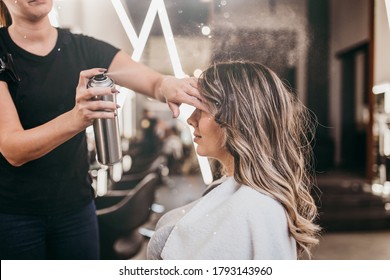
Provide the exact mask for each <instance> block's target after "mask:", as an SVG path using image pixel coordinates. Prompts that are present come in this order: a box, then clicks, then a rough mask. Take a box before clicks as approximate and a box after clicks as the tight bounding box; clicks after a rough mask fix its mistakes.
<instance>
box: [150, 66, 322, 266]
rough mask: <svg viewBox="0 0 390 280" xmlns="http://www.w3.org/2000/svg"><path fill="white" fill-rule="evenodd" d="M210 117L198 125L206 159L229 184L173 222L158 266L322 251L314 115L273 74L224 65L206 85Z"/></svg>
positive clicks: (208, 74) (156, 249)
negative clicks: (314, 192) (314, 185)
mask: <svg viewBox="0 0 390 280" xmlns="http://www.w3.org/2000/svg"><path fill="white" fill-rule="evenodd" d="M198 89H199V91H200V93H201V96H202V99H203V100H202V101H203V102H204V104H205V105H206V107H207V108H208V109H207V110H199V109H196V110H195V111H194V113H193V114H192V115H191V116H190V118H189V119H188V123H189V124H190V125H191V126H193V127H194V129H195V132H194V137H195V139H194V141H195V142H196V143H197V144H198V146H197V153H198V154H199V155H201V156H207V157H209V158H213V159H216V160H218V161H219V162H220V163H221V165H222V166H223V168H224V171H225V174H226V175H225V176H223V177H222V178H220V179H219V180H217V181H215V182H214V183H212V184H211V185H210V186H209V187H208V188H207V189H206V191H205V193H204V195H203V196H202V197H201V198H200V199H198V200H196V201H194V202H192V203H190V204H188V205H185V206H183V207H181V208H178V209H174V210H172V211H170V212H168V213H167V214H165V215H164V216H163V217H162V218H161V219H160V220H159V222H158V224H157V226H156V232H155V234H154V235H153V237H152V238H151V240H150V242H149V244H148V250H147V257H148V259H187V260H189V259H204V260H205V259H297V258H299V257H300V256H302V255H304V253H306V256H305V257H307V256H310V249H311V247H312V245H315V244H317V243H318V238H317V236H318V233H319V226H318V225H316V224H315V223H314V220H315V219H316V217H317V208H316V206H315V203H314V200H313V198H312V197H311V195H310V187H311V180H310V178H311V176H310V162H311V161H310V155H311V145H310V139H311V138H310V136H312V135H313V133H314V122H313V121H312V118H311V117H310V114H309V112H308V110H307V109H306V108H305V107H304V106H303V105H302V104H301V103H300V102H299V100H298V99H297V97H296V95H294V94H293V93H291V92H290V91H289V90H288V89H287V88H286V87H285V86H284V84H283V82H282V81H281V80H280V79H279V78H278V77H277V75H276V74H275V73H274V72H273V71H271V70H270V69H268V68H267V67H265V66H263V65H261V64H258V63H254V62H245V61H235V62H225V63H216V64H214V65H212V66H211V67H209V68H208V69H207V70H206V71H205V72H204V73H203V74H202V76H201V77H200V79H199V82H198Z"/></svg>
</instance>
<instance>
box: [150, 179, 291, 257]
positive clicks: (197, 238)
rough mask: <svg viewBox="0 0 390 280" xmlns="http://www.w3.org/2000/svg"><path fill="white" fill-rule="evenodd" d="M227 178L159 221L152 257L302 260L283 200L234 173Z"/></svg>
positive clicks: (151, 249)
mask: <svg viewBox="0 0 390 280" xmlns="http://www.w3.org/2000/svg"><path fill="white" fill-rule="evenodd" d="M221 181H223V182H222V183H221V182H215V183H213V184H212V185H211V187H209V188H208V189H207V190H206V195H204V196H203V197H201V198H200V199H198V200H196V201H194V202H192V203H190V204H188V205H185V206H183V207H181V208H177V209H174V210H172V211H170V212H168V213H167V214H165V215H164V216H163V217H162V218H161V219H160V220H159V222H158V224H157V226H156V232H155V233H154V235H153V237H152V238H151V240H150V242H149V244H148V249H147V257H148V259H182V260H194V259H200V260H210V259H219V260H223V259H233V260H234V259H235V260H250V259H269V260H272V259H276V260H281V259H297V254H296V242H295V240H294V238H293V237H291V236H290V235H289V232H288V227H287V219H286V213H285V211H284V208H283V207H282V205H281V204H280V203H278V202H277V201H275V200H274V199H272V198H270V197H269V196H266V195H264V194H262V193H260V192H258V191H256V190H254V189H252V188H250V187H248V186H244V185H239V184H238V183H237V182H236V181H235V180H234V179H233V178H232V177H227V178H226V177H225V178H224V179H223V180H221ZM219 183H221V184H219ZM218 184H219V185H218ZM215 185H217V186H216V187H215Z"/></svg>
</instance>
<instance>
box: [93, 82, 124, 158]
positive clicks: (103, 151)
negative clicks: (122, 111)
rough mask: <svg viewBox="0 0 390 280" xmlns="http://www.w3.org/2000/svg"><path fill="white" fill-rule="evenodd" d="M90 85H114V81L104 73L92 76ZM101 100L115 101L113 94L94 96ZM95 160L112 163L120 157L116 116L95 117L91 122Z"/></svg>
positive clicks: (120, 149)
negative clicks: (112, 117)
mask: <svg viewBox="0 0 390 280" xmlns="http://www.w3.org/2000/svg"><path fill="white" fill-rule="evenodd" d="M87 87H88V88H90V87H110V88H113V87H115V83H114V81H113V80H112V79H111V78H109V77H107V76H106V75H105V74H100V75H96V76H94V77H92V78H91V79H90V80H89V81H88V85H87ZM96 99H100V100H103V101H111V102H114V103H116V96H115V94H110V95H103V96H99V97H96ZM93 131H94V134H95V144H96V153H97V161H98V163H99V164H102V165H113V164H115V163H117V162H119V161H120V160H121V159H122V148H121V138H120V134H119V121H118V116H115V118H114V119H96V120H95V121H94V123H93Z"/></svg>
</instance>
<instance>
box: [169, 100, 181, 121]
mask: <svg viewBox="0 0 390 280" xmlns="http://www.w3.org/2000/svg"><path fill="white" fill-rule="evenodd" d="M167 104H168V107H169V109H170V110H171V111H172V117H174V118H177V117H178V116H179V115H180V109H179V106H180V104H175V103H173V102H167Z"/></svg>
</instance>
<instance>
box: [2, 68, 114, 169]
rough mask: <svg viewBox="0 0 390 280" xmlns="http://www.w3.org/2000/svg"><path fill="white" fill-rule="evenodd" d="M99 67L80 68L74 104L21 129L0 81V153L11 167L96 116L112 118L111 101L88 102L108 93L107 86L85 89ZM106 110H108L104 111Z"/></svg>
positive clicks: (37, 155)
mask: <svg viewBox="0 0 390 280" xmlns="http://www.w3.org/2000/svg"><path fill="white" fill-rule="evenodd" d="M101 72H102V70H101V69H100V70H99V69H92V70H87V71H83V72H81V74H80V80H79V85H78V86H77V90H76V91H77V93H76V105H75V107H74V108H73V109H72V110H71V111H68V112H66V113H64V114H62V115H60V116H58V117H57V118H55V119H53V120H51V121H49V122H47V123H45V124H43V125H40V126H37V127H35V128H32V129H24V128H23V127H22V125H21V123H20V120H19V116H18V113H17V111H16V108H15V105H14V103H13V100H12V98H11V95H10V93H9V90H8V86H7V84H6V83H5V82H2V81H0V153H2V155H3V156H4V157H5V158H6V159H7V161H8V162H9V163H10V164H12V165H14V166H21V165H23V164H25V163H27V162H29V161H31V160H34V159H37V158H40V157H42V156H44V155H45V154H47V153H48V152H50V151H51V150H53V149H55V148H56V147H58V146H59V145H61V144H62V143H64V142H65V141H67V140H69V139H70V138H72V137H73V136H75V135H76V134H77V133H79V132H81V131H82V130H84V129H85V128H86V127H88V126H89V125H91V124H92V122H93V120H94V119H96V118H113V117H114V110H115V109H116V105H115V104H114V103H113V102H104V101H91V98H92V97H93V96H97V95H105V94H110V93H111V89H110V88H93V89H87V88H86V84H87V82H88V78H89V77H92V76H93V75H96V74H99V73H101ZM103 110H109V112H106V111H103Z"/></svg>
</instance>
